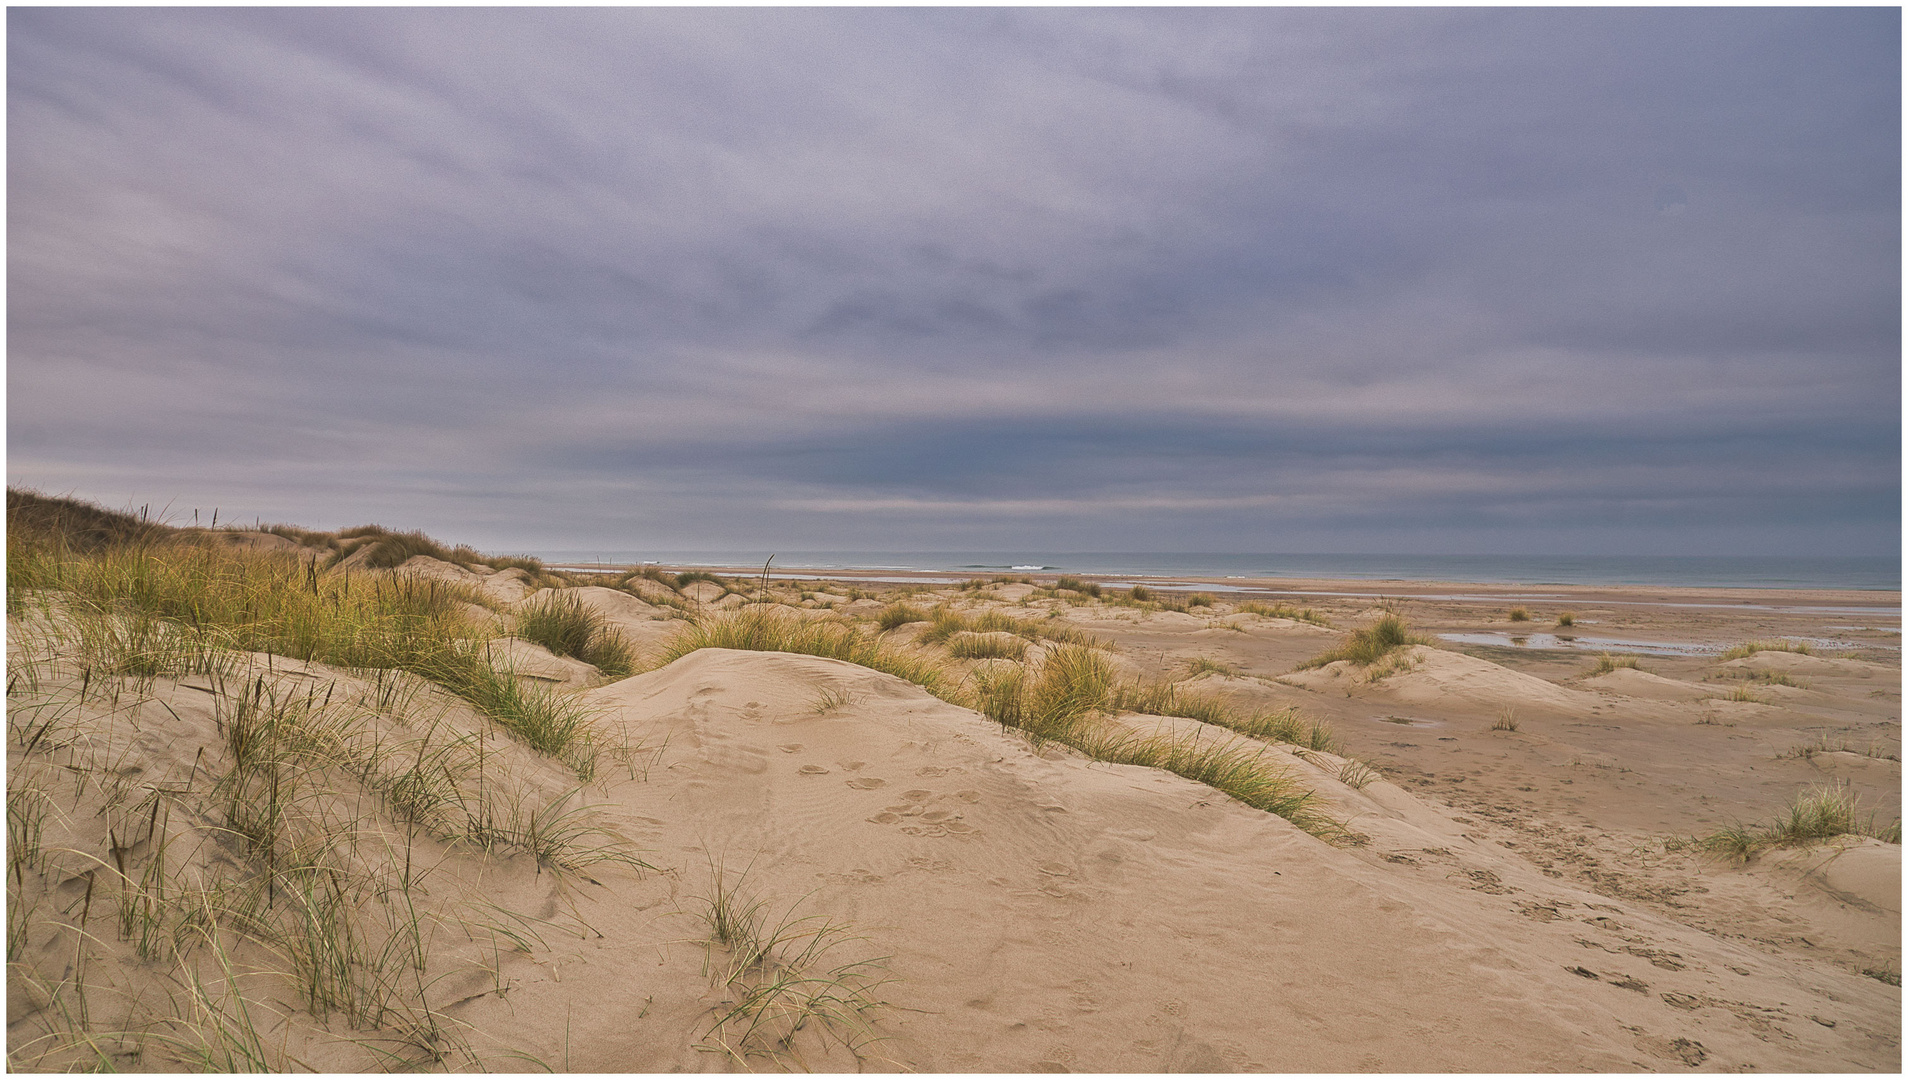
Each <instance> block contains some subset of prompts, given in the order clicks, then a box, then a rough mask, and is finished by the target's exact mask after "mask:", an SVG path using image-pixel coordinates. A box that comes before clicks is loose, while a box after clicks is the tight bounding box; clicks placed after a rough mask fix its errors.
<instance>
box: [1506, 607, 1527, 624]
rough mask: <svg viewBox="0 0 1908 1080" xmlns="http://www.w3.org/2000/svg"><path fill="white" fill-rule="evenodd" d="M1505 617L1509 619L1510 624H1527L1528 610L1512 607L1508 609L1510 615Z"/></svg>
mask: <svg viewBox="0 0 1908 1080" xmlns="http://www.w3.org/2000/svg"><path fill="white" fill-rule="evenodd" d="M1507 617H1508V618H1509V619H1510V621H1511V622H1529V621H1530V609H1528V608H1522V607H1514V608H1512V609H1510V615H1509V616H1507Z"/></svg>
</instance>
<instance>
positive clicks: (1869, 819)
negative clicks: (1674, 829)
mask: <svg viewBox="0 0 1908 1080" xmlns="http://www.w3.org/2000/svg"><path fill="white" fill-rule="evenodd" d="M1837 836H1871V837H1874V838H1875V839H1877V840H1881V841H1884V842H1886V843H1890V844H1899V843H1901V819H1900V818H1897V819H1895V820H1894V821H1893V822H1892V823H1890V824H1888V825H1883V826H1877V825H1876V823H1875V815H1874V814H1872V813H1870V814H1867V815H1866V816H1864V815H1863V812H1862V807H1861V804H1860V800H1859V799H1858V798H1857V796H1856V795H1855V792H1854V790H1853V789H1852V788H1850V787H1849V785H1848V784H1847V783H1846V782H1842V783H1836V784H1830V785H1827V786H1817V787H1812V788H1809V789H1808V790H1807V791H1804V792H1802V793H1801V794H1799V795H1797V796H1796V797H1795V798H1794V799H1792V800H1790V802H1789V805H1788V806H1787V807H1785V808H1784V809H1783V811H1782V812H1781V813H1780V814H1778V815H1776V817H1775V818H1774V819H1772V820H1771V821H1770V822H1768V823H1767V824H1764V825H1752V824H1744V823H1742V822H1736V823H1733V824H1731V825H1727V826H1724V827H1723V828H1721V829H1718V830H1716V831H1715V832H1713V833H1710V834H1709V835H1707V836H1703V837H1699V838H1697V839H1696V841H1695V843H1696V846H1697V847H1699V848H1702V849H1703V850H1705V851H1708V852H1711V853H1712V854H1717V855H1724V856H1728V857H1730V858H1734V859H1737V860H1740V861H1744V862H1746V861H1748V860H1749V859H1751V858H1754V857H1755V855H1756V853H1757V852H1760V851H1762V850H1765V849H1767V848H1774V847H1794V846H1799V845H1804V844H1809V843H1813V842H1816V841H1820V840H1829V839H1833V838H1834V837H1837Z"/></svg>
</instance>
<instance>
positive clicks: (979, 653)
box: [947, 632, 1027, 660]
mask: <svg viewBox="0 0 1908 1080" xmlns="http://www.w3.org/2000/svg"><path fill="white" fill-rule="evenodd" d="M947 653H948V655H949V656H952V657H953V658H955V659H956V660H1019V659H1021V658H1022V657H1025V656H1026V655H1027V640H1026V639H1025V638H1021V637H1016V636H1014V635H1012V634H1003V633H999V632H993V633H981V634H970V633H962V634H957V635H955V637H954V639H953V640H952V641H950V642H948V643H947Z"/></svg>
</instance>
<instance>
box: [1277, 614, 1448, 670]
mask: <svg viewBox="0 0 1908 1080" xmlns="http://www.w3.org/2000/svg"><path fill="white" fill-rule="evenodd" d="M1432 643H1433V642H1432V641H1431V639H1430V638H1426V637H1420V636H1418V635H1415V634H1412V633H1411V632H1410V630H1409V629H1408V628H1407V627H1406V626H1405V621H1404V619H1403V618H1401V617H1400V616H1398V615H1395V614H1386V615H1383V616H1381V617H1379V619H1378V621H1377V622H1374V623H1372V624H1371V625H1370V626H1367V627H1364V628H1363V629H1360V630H1354V631H1352V635H1351V638H1350V640H1348V641H1346V642H1345V644H1343V645H1340V646H1339V647H1338V648H1336V649H1333V650H1331V651H1330V652H1326V653H1321V654H1319V655H1317V656H1314V657H1312V658H1311V659H1310V660H1307V661H1305V662H1304V663H1302V664H1300V665H1299V670H1300V671H1305V670H1309V669H1311V668H1320V667H1324V666H1325V665H1326V664H1330V663H1333V662H1335V661H1339V660H1349V661H1351V662H1352V663H1354V664H1358V665H1361V666H1368V665H1371V664H1376V663H1377V662H1379V661H1380V660H1383V659H1385V658H1386V657H1388V656H1390V655H1391V654H1392V653H1393V652H1395V651H1397V650H1399V649H1402V648H1404V647H1406V646H1408V645H1430V644H1432Z"/></svg>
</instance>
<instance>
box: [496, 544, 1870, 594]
mask: <svg viewBox="0 0 1908 1080" xmlns="http://www.w3.org/2000/svg"><path fill="white" fill-rule="evenodd" d="M532 554H535V555H537V556H538V557H539V558H541V559H543V560H544V561H545V562H548V563H552V564H557V565H589V564H592V563H611V564H617V565H624V564H634V563H644V562H655V563H661V564H663V565H665V566H726V567H737V566H761V565H762V563H763V561H764V560H766V559H767V558H768V557H769V555H770V552H767V551H759V552H756V551H608V550H584V549H572V550H555V551H539V552H533V553H532ZM839 570H863V571H881V570H892V571H896V572H901V571H919V570H937V571H947V572H952V573H957V574H973V575H975V576H983V575H988V574H1009V573H1032V572H1041V573H1071V574H1101V575H1118V576H1121V577H1129V578H1143V579H1149V580H1150V579H1170V578H1174V577H1207V578H1227V577H1239V578H1338V579H1348V580H1357V581H1448V582H1470V583H1476V584H1490V585H1498V584H1514V585H1668V586H1674V585H1686V586H1704V587H1714V588H1744V589H1861V590H1880V591H1899V590H1900V589H1901V560H1900V559H1899V558H1894V557H1872V556H1845V557H1830V556H1810V557H1778V556H1751V555H1346V554H1321V553H1309V554H1287V555H1236V554H1214V553H1182V552H1050V551H1047V552H1043V551H978V552H977V551H916V552H895V551H790V552H780V553H776V554H775V563H774V566H773V568H772V572H775V573H795V574H806V573H817V574H819V573H826V572H828V571H839Z"/></svg>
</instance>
